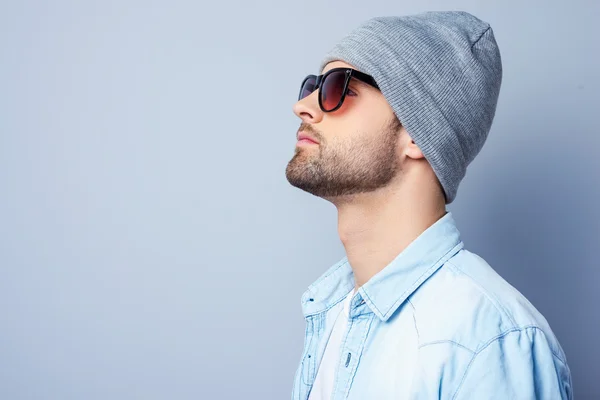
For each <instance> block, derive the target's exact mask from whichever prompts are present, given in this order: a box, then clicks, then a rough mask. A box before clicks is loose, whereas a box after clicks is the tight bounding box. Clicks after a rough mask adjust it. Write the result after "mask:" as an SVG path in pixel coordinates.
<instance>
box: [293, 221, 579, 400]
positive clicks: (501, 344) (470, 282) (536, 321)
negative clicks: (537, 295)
mask: <svg viewBox="0 0 600 400" xmlns="http://www.w3.org/2000/svg"><path fill="white" fill-rule="evenodd" d="M354 285H355V281H354V275H353V273H352V268H351V267H350V265H349V263H348V259H347V257H344V258H343V259H342V260H341V261H339V262H338V263H337V264H335V265H333V266H332V267H331V268H329V269H328V270H327V271H326V272H325V273H324V274H323V275H322V276H321V277H320V278H319V279H317V280H316V281H315V282H314V283H313V284H312V285H310V286H309V287H308V290H307V291H306V292H305V293H304V294H303V295H302V299H301V304H302V311H303V314H304V317H305V320H306V331H305V336H304V350H303V353H302V357H301V360H300V363H299V366H298V368H297V370H296V375H295V378H294V386H293V391H292V400H306V399H307V398H308V395H309V392H310V390H311V388H312V385H313V383H314V380H315V377H316V373H317V370H318V367H319V364H320V362H321V359H322V357H323V353H324V350H325V346H326V345H327V340H328V337H329V335H330V333H331V330H332V328H333V322H334V321H335V318H336V317H337V316H338V314H339V313H340V311H341V307H342V306H343V300H344V298H345V296H346V295H348V294H349V293H350V291H352V290H353V288H354ZM572 393H573V389H572V382H571V374H570V371H569V367H568V365H567V361H566V357H565V354H564V352H563V350H562V348H561V346H560V344H559V343H558V341H557V339H556V337H555V336H554V334H553V333H552V331H551V329H550V327H549V325H548V322H547V321H546V319H545V318H544V317H543V316H542V315H541V314H540V313H539V312H538V311H537V310H536V309H535V307H534V306H533V305H532V304H531V303H530V302H529V301H527V299H526V298H525V297H524V296H523V295H522V294H521V293H520V292H519V291H517V290H516V289H515V288H514V287H512V286H511V285H510V284H509V283H507V282H506V281H505V280H504V279H503V278H502V277H500V275H498V274H497V273H496V272H495V271H494V270H493V269H492V268H491V267H490V265H489V264H488V263H487V262H486V261H485V260H483V259H482V258H481V257H479V256H478V255H476V254H475V253H472V252H470V251H468V250H466V249H465V248H464V244H463V242H462V240H461V238H460V234H459V231H458V229H457V227H456V224H455V221H454V219H453V216H452V213H451V212H447V213H446V214H445V215H444V216H443V217H442V218H440V219H439V220H438V221H436V222H435V223H434V224H433V225H431V226H430V227H429V228H428V229H427V230H425V231H424V232H423V233H421V235H419V237H417V238H416V239H415V240H414V241H413V242H412V243H411V244H410V245H409V246H408V247H406V248H405V249H404V250H403V251H402V252H401V253H400V254H399V255H398V256H396V258H395V259H394V260H393V261H392V262H391V263H390V264H389V265H387V266H386V267H385V268H384V269H383V270H381V271H380V272H379V273H377V274H376V275H374V276H373V277H372V278H371V279H370V280H369V281H368V282H367V283H365V284H364V285H363V286H361V287H360V288H359V290H358V292H357V293H356V294H354V296H353V298H352V300H351V302H350V313H349V316H348V325H347V328H346V332H345V333H344V336H343V339H342V343H341V348H340V359H339V361H338V364H337V367H336V372H335V383H334V388H333V394H332V397H331V400H342V399H348V400H370V399H374V400H387V399H478V400H479V399H502V400H506V399H571V398H572V397H573V394H572Z"/></svg>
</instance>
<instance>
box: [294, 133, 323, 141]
mask: <svg viewBox="0 0 600 400" xmlns="http://www.w3.org/2000/svg"><path fill="white" fill-rule="evenodd" d="M297 138H298V142H299V143H314V144H319V141H318V140H317V139H315V138H314V137H313V136H311V135H309V134H308V133H306V132H300V133H298V135H297Z"/></svg>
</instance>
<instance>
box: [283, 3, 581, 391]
mask: <svg viewBox="0 0 600 400" xmlns="http://www.w3.org/2000/svg"><path fill="white" fill-rule="evenodd" d="M321 71H322V72H321V73H322V74H321V75H320V76H314V75H309V76H308V77H307V78H306V79H305V80H304V82H303V83H302V86H301V91H300V96H299V101H298V102H297V103H296V104H295V106H294V112H295V114H296V115H297V116H298V117H299V118H300V119H301V120H302V123H301V126H300V129H299V131H298V142H297V145H296V148H295V153H294V156H293V158H292V160H291V161H290V162H289V164H288V166H287V169H286V177H287V179H288V181H289V182H290V183H291V184H292V185H293V186H296V187H298V188H300V189H302V190H304V191H306V192H308V193H311V194H313V195H315V196H319V197H321V198H323V199H326V200H328V201H330V202H331V203H333V204H334V205H335V207H336V208H337V211H338V232H339V236H340V239H341V241H342V243H343V245H344V247H345V250H346V256H345V257H344V258H343V259H342V260H341V261H340V262H338V263H336V264H335V265H334V266H332V267H331V268H330V269H329V270H327V271H326V272H325V273H324V274H323V275H322V276H321V277H320V278H319V279H317V281H316V282H315V283H313V284H312V285H310V286H309V288H308V290H307V291H306V292H305V293H304V295H303V296H302V309H303V313H304V316H305V319H306V335H305V342H304V351H303V354H302V359H301V362H300V365H299V366H298V370H297V372H296V376H295V379H294V388H293V393H292V398H293V399H294V400H306V399H310V400H324V399H327V400H329V399H332V400H342V399H349V400H370V399H373V400H385V399H438V398H439V399H503V400H505V399H570V398H572V383H571V376H570V371H569V368H568V366H567V363H566V358H565V354H564V352H563V350H562V348H561V347H560V345H559V343H558V341H557V339H556V337H555V336H554V334H553V333H552V331H551V329H550V327H549V326H548V323H547V322H546V320H545V319H544V317H543V316H542V315H541V314H540V313H539V312H538V311H537V310H536V309H535V308H534V307H533V306H532V305H531V304H530V303H529V302H528V301H527V300H526V299H525V297H524V296H523V295H522V294H521V293H519V292H518V291H517V290H516V289H515V288H513V287H512V286H511V285H510V284H508V283H507V282H506V281H505V280H503V279H502V278H501V277H500V276H499V275H498V274H497V273H496V272H495V271H494V270H493V269H492V268H491V267H490V266H489V265H488V264H487V263H486V261H484V260H483V259H482V258H481V257H479V256H478V255H476V254H474V253H472V252H470V251H468V250H467V249H466V248H465V246H464V244H463V242H462V240H461V238H460V234H459V231H458V229H457V227H456V224H455V221H454V219H453V217H452V214H451V213H450V212H447V211H446V209H445V205H446V204H450V203H451V202H452V201H453V200H454V199H455V196H456V192H457V188H458V185H459V182H460V181H461V179H462V178H463V177H464V175H465V172H466V168H467V165H468V164H469V163H470V162H471V161H472V160H473V159H474V157H475V156H476V155H477V153H478V152H479V151H480V150H481V147H482V146H483V144H484V142H485V140H486V137H487V134H488V132H489V129H490V126H491V124H492V120H493V118H494V114H495V110H496V104H497V99H498V94H499V91H500V83H501V77H502V67H501V60H500V53H499V50H498V47H497V44H496V41H495V38H494V34H493V31H492V29H491V28H490V26H489V25H488V24H487V23H485V22H483V21H481V20H479V19H477V18H476V17H474V16H473V15H471V14H468V13H465V12H428V13H423V14H418V15H411V16H404V17H382V18H373V19H371V20H369V21H367V22H366V23H364V24H363V25H361V26H360V27H358V28H356V29H355V30H354V31H352V32H351V33H350V34H349V35H348V36H347V37H345V38H343V39H342V40H341V41H340V42H339V43H338V44H337V45H336V46H334V48H333V49H332V50H331V52H330V53H329V54H327V56H326V57H325V58H324V60H323V61H322V63H321Z"/></svg>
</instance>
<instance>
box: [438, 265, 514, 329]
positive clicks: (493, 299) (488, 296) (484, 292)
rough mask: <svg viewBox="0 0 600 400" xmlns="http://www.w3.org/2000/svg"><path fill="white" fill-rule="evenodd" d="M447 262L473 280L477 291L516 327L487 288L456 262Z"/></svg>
mask: <svg viewBox="0 0 600 400" xmlns="http://www.w3.org/2000/svg"><path fill="white" fill-rule="evenodd" d="M446 263H447V264H450V265H451V266H453V267H454V268H455V269H456V270H458V271H460V273H461V274H463V275H464V276H467V277H469V279H470V280H471V282H473V284H474V285H476V286H477V288H478V289H479V292H480V293H481V294H483V295H484V296H485V297H486V298H487V299H488V300H489V301H490V302H491V303H492V305H493V306H494V308H495V309H496V310H498V312H500V313H501V314H502V315H504V316H505V317H506V318H508V320H509V321H510V322H511V323H512V326H513V329H518V328H517V326H518V324H517V322H516V321H515V320H514V319H513V318H512V316H511V315H510V314H508V313H507V312H506V310H505V309H504V308H503V307H501V306H500V304H499V302H498V300H497V299H496V298H494V297H493V296H491V295H490V294H489V293H488V291H487V290H484V288H483V287H482V286H481V285H480V284H479V282H477V281H476V280H475V278H473V277H472V276H471V275H469V274H467V273H466V272H465V271H464V270H463V269H462V268H460V267H459V266H457V265H456V264H454V263H452V262H451V261H449V260H448V261H446Z"/></svg>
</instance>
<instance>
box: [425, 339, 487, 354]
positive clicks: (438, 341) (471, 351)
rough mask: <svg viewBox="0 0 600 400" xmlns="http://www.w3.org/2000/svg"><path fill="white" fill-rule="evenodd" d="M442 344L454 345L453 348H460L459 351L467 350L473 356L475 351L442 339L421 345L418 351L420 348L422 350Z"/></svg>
mask: <svg viewBox="0 0 600 400" xmlns="http://www.w3.org/2000/svg"><path fill="white" fill-rule="evenodd" d="M444 343H450V344H453V345H455V346H457V347H460V348H461V349H465V350H467V351H468V352H469V353H472V354H475V351H474V350H471V349H470V348H468V347H467V346H464V345H462V344H460V343H458V342H455V341H454V340H448V339H444V340H435V341H432V342H427V343H423V344H422V345H420V346H419V349H422V348H424V347H427V346H431V345H434V344H444Z"/></svg>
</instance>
